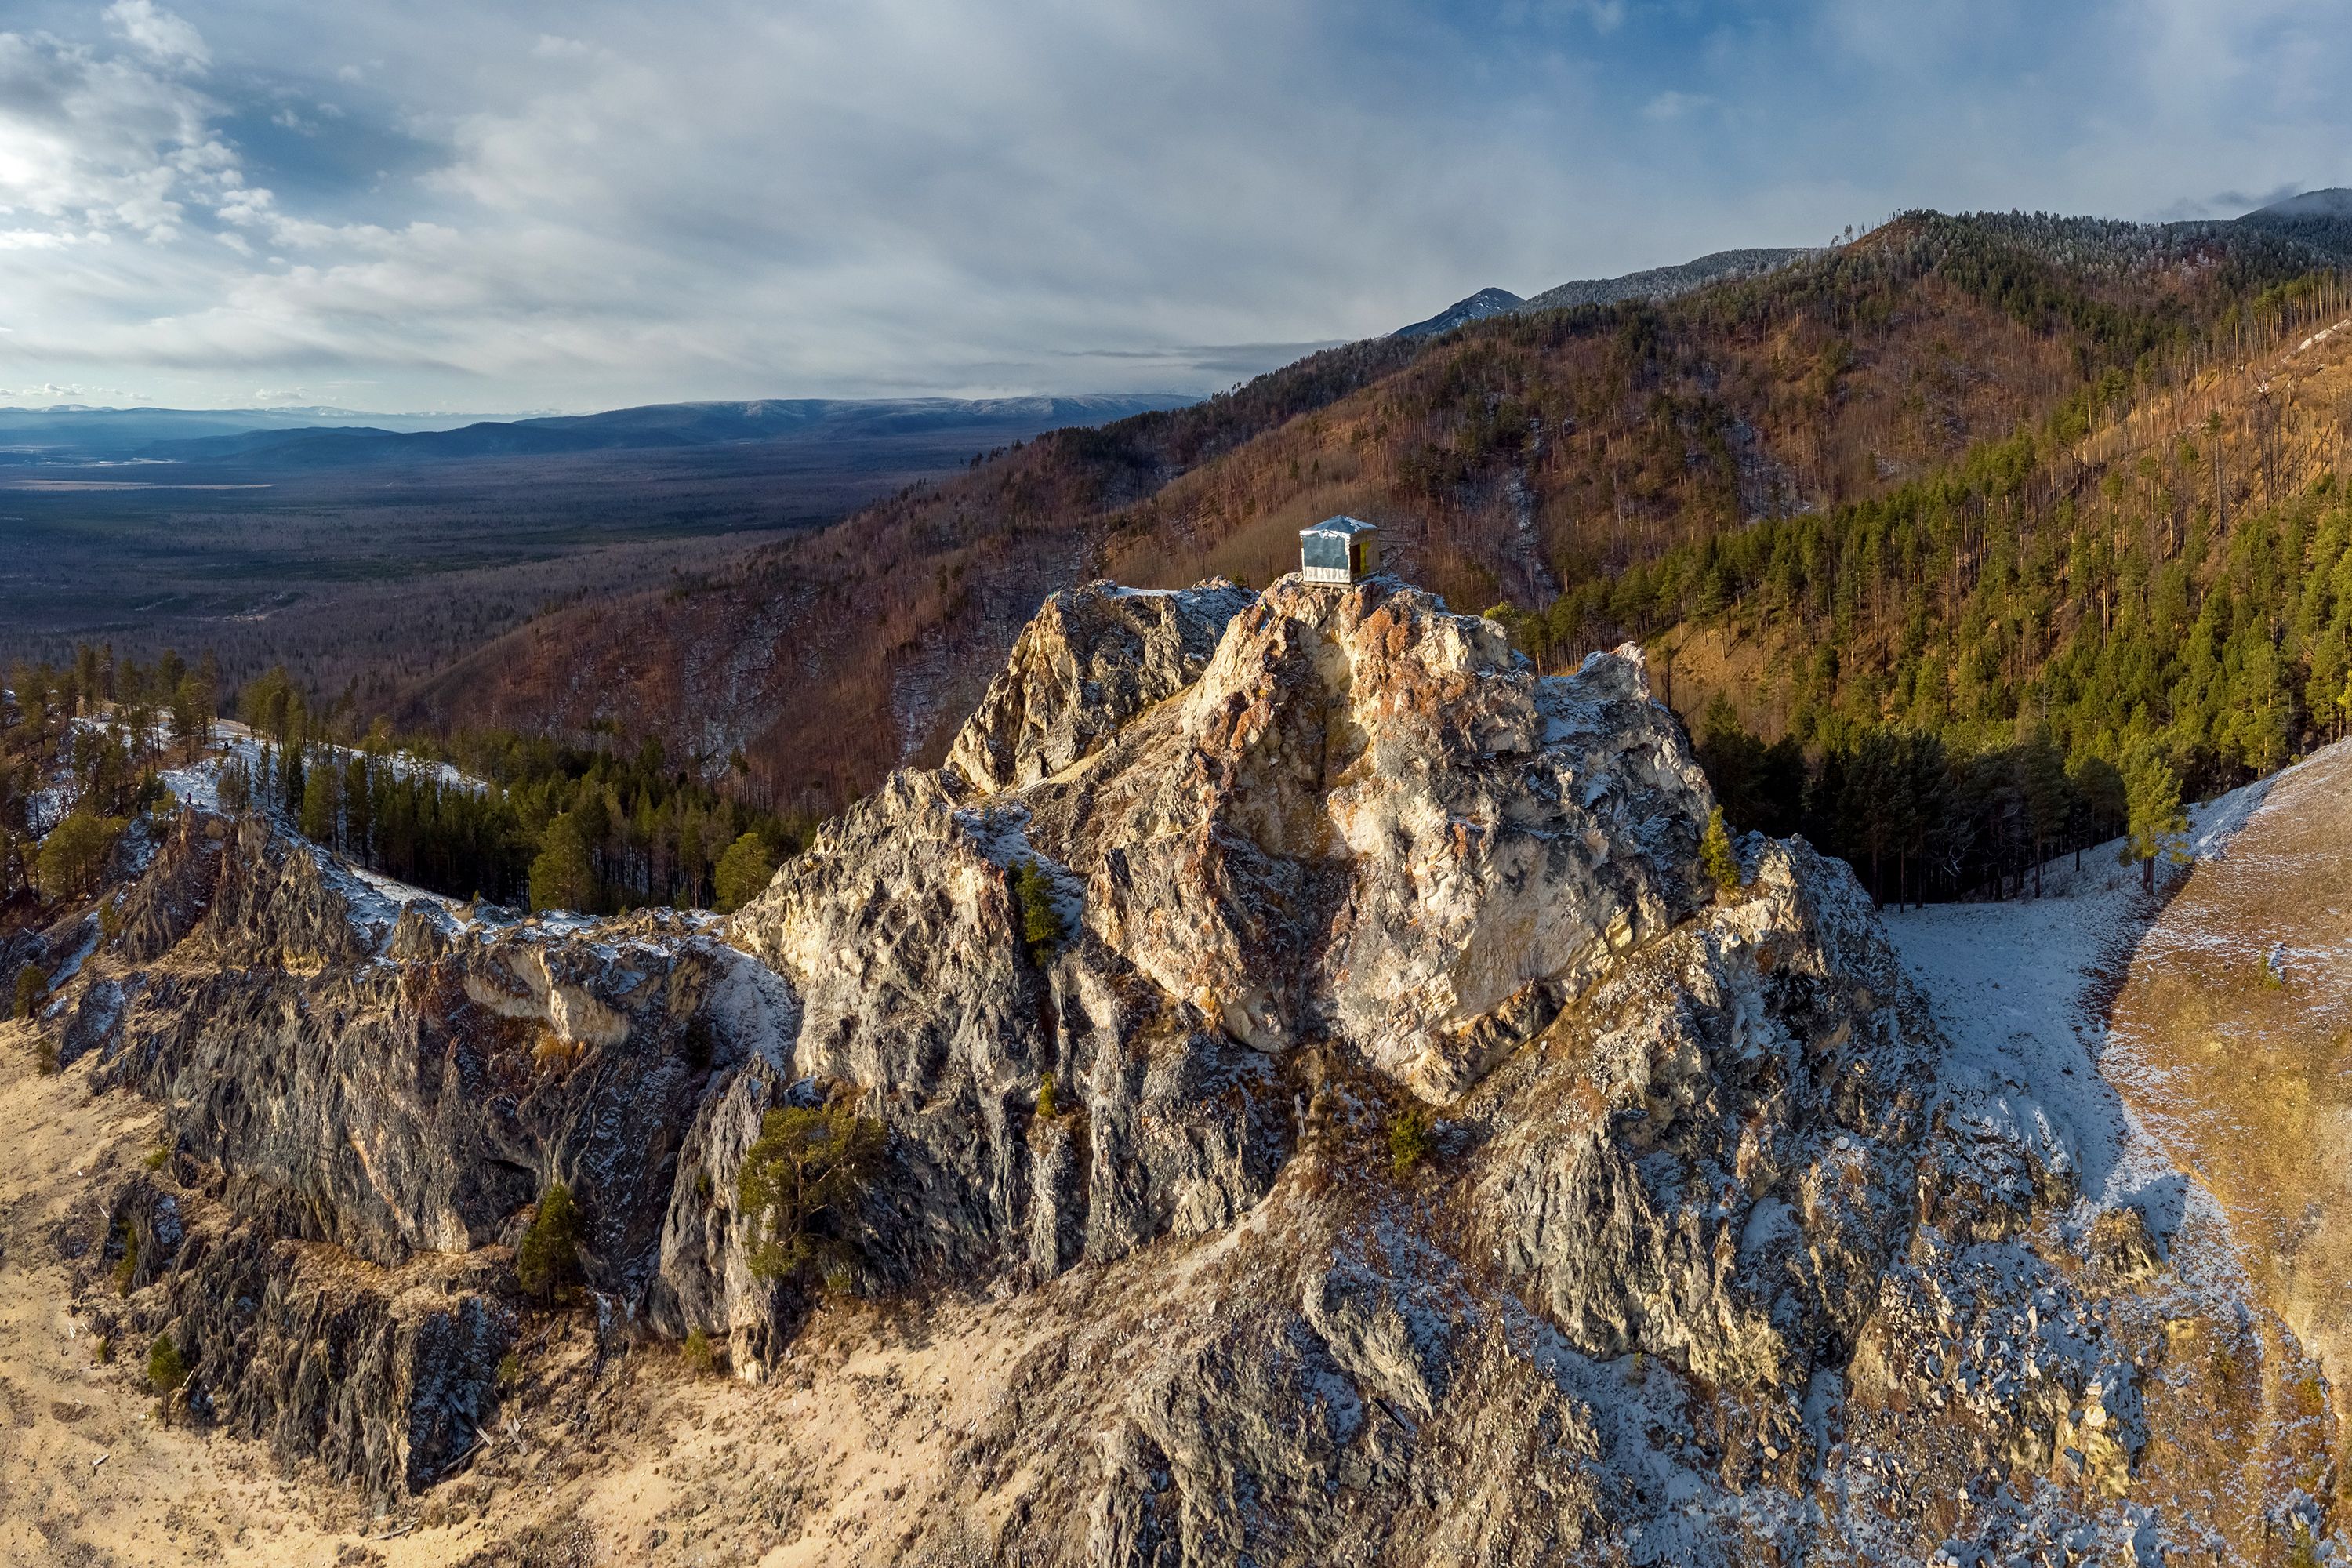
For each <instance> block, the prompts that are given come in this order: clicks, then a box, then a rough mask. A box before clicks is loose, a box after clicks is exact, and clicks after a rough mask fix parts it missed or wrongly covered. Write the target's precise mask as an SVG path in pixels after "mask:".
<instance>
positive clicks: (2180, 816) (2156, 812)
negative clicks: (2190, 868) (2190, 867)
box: [2124, 742, 2189, 892]
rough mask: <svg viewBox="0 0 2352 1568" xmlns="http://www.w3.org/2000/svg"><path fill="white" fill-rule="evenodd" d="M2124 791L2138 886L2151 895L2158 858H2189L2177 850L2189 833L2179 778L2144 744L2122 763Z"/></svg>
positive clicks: (2161, 758)
mask: <svg viewBox="0 0 2352 1568" xmlns="http://www.w3.org/2000/svg"><path fill="white" fill-rule="evenodd" d="M2124 790H2125V793H2126V796H2127V798H2128V800H2129V803H2130V805H2129V809H2130V813H2131V822H2130V828H2129V834H2130V847H2131V855H2132V858H2134V859H2137V860H2138V861H2139V862H2140V865H2141V868H2142V869H2141V886H2142V887H2144V888H2146V889H2147V890H2148V891H2150V892H2153V891H2155V890H2156V859H2157V857H2158V856H2159V855H2164V856H2168V857H2169V858H2171V859H2172V860H2173V861H2175V862H2176V863H2178V862H2180V861H2183V860H2186V859H2187V858H2188V857H2187V856H2186V855H2185V854H2184V853H2182V851H2181V848H2180V836H2181V835H2182V834H2184V833H2187V832H2188V831H2189V818H2188V816H2187V815H2186V814H2185V813H2183V812H2182V811H2181V809H2180V775H2179V774H2178V773H2174V772H2173V771H2172V765H2171V764H2170V763H2167V762H2166V761H2165V760H2164V757H2163V755H2162V753H2160V752H2158V751H2157V749H2156V748H2155V747H2154V746H2153V745H2150V744H2147V743H2146V742H2143V743H2141V744H2140V745H2138V746H2137V747H2135V748H2134V749H2133V751H2132V753H2131V755H2130V756H2129V757H2128V758H2126V761H2125V763H2124Z"/></svg>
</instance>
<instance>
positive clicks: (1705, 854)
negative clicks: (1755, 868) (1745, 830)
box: [1698, 805, 1739, 893]
mask: <svg viewBox="0 0 2352 1568" xmlns="http://www.w3.org/2000/svg"><path fill="white" fill-rule="evenodd" d="M1698 860H1699V865H1700V867H1701V868H1703V869H1704V870H1705V871H1706V875H1707V879H1708V880H1710V881H1712V882H1713V883H1714V884H1715V885H1716V887H1717V889H1718V890H1720V891H1722V892H1726V893H1728V892H1730V891H1732V890H1733V889H1737V888H1738V886H1739V857H1738V855H1736V854H1734V853H1733V852H1732V848H1731V835H1730V834H1729V833H1728V832H1727V831H1725V829H1724V826H1723V807H1721V806H1719V805H1718V806H1717V807H1715V808H1714V809H1713V810H1711V811H1709V812H1708V813H1707V814H1706V833H1705V834H1704V835H1703V836H1701V837H1700V838H1699V841H1698Z"/></svg>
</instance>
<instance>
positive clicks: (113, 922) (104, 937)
mask: <svg viewBox="0 0 2352 1568" xmlns="http://www.w3.org/2000/svg"><path fill="white" fill-rule="evenodd" d="M98 934H99V939H100V941H101V942H112V941H113V940H114V939H115V938H116V937H118V936H120V935H121V934H122V910H121V909H120V908H119V907H118V906H117V905H116V904H115V901H114V900H112V899H100V900H99V903H98Z"/></svg>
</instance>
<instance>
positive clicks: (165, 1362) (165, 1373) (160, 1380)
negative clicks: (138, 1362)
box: [147, 1334, 188, 1394]
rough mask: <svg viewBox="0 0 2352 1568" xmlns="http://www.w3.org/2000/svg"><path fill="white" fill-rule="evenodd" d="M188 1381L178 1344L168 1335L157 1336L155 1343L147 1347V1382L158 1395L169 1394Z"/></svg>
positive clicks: (185, 1363) (185, 1366) (186, 1368)
mask: <svg viewBox="0 0 2352 1568" xmlns="http://www.w3.org/2000/svg"><path fill="white" fill-rule="evenodd" d="M187 1381H188V1363H187V1360H186V1358H184V1356H182V1355H181V1354H180V1346H179V1343H178V1342H176V1341H175V1340H173V1338H172V1336H171V1335H169V1334H157V1335H156V1336H155V1342H154V1343H153V1344H152V1345H150V1346H148V1347H147V1382H148V1384H149V1386H151V1387H152V1388H153V1389H154V1390H155V1392H156V1393H158V1394H169V1393H171V1392H172V1391H173V1389H175V1388H177V1387H179V1386H180V1384H184V1383H185V1382H187Z"/></svg>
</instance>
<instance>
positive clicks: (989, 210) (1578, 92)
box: [0, 0, 2352, 412]
mask: <svg viewBox="0 0 2352 1568" xmlns="http://www.w3.org/2000/svg"><path fill="white" fill-rule="evenodd" d="M2347 67H2352V0H2336V3H2306V4H2284V3H2280V0H2227V3H2222V0H2121V3H2116V4H2104V5H2099V4H2094V5H2070V4H2066V3H2064V0H1816V3H1811V4H1792V5H1766V4H1760V3H1754V4H1748V3H1740V0H1673V3H1668V4H1658V5H1652V4H1645V3H1643V0H1456V3H1454V4H1434V3H1431V4H1418V5H1415V4H1402V3H1394V4H1391V3H1383V0H1360V3H1358V4H1352V5H1348V4H1339V3H1336V0H1334V3H1328V4H1326V3H1322V0H1234V3H1228V0H994V3H992V4H989V5H958V4H953V3H949V0H819V3H800V0H772V3H770V4H765V5H750V4H730V3H727V0H663V3H662V4H659V5H654V4H646V3H644V0H631V3H628V4H607V3H604V0H566V3H565V4H562V5H552V4H551V5H537V4H532V3H530V0H494V3H490V4H485V3H484V0H462V3H459V0H401V3H400V4H398V5H392V4H385V3H380V0H341V3H338V4H333V5H320V4H318V3H317V0H299V3H295V0H174V3H172V4H165V3H164V0H116V3H115V4H112V5H101V4H94V3H88V0H85V3H82V4H63V3H52V0H9V3H8V4H7V5H5V7H0V404H24V405H46V404H48V403H54V402H59V401H74V402H86V403H107V404H118V405H129V404H133V403H153V404H164V405H179V406H190V405H194V406H220V405H254V404H312V403H323V404H333V405H341V406H344V407H352V408H362V409H373V410H385V411H398V410H411V409H464V410H472V411H482V412H512V411H518V410H523V409H551V408H560V409H566V410H579V409H588V408H599V407H610V406H614V405H623V404H628V403H639V402H651V401H664V400H670V399H680V398H697V397H709V398H731V397H753V396H805V395H906V394H915V393H947V394H961V395H985V394H992V393H1003V392H1038V391H1044V392H1088V391H1142V390H1179V391H1200V390H1206V389H1210V388H1213V387H1217V386H1222V385H1225V384H1230V383H1231V382H1233V381H1234V380H1236V379H1238V378H1239V377H1241V376H1242V375H1244V374H1250V373H1253V372H1255V371H1257V370H1260V369H1263V368H1265V367H1267V366H1268V365H1271V364H1274V363H1280V362H1282V361H1284V360H1286V359H1288V358H1290V357H1293V356H1294V355H1295V354H1296V353H1297V352H1299V351H1300V350H1301V348H1303V347H1304V346H1306V345H1309V344H1312V343H1316V342H1327V341H1332V340H1337V339H1342V338H1351V337H1360V336H1364V335H1367V334H1370V333H1374V332H1379V331H1386V330H1388V329H1390V328H1391V327H1394V326H1396V325H1398V324H1399V323H1401V322H1403V321H1410V320H1412V319H1414V318H1417V317H1420V316H1423V315H1427V314H1430V313H1432V312H1433V311H1434V310H1437V309H1439V308H1441V307H1443V306H1444V305H1445V304H1446V303H1448V302H1449V301H1451V300H1454V299H1457V298H1459V297H1461V296H1462V295H1465V294H1467V293H1469V292H1470V291H1472V290H1473V289H1476V288H1479V287H1481V286H1483V285H1487V284H1496V285H1500V286H1502V287H1504V288H1507V289H1514V290H1516V291H1517V292H1520V293H1532V292H1534V291H1536V290H1538V289H1544V288H1548V287H1549V286H1551V285H1553V284H1555V283H1559V282H1561V281H1564V280H1566V279H1570V278H1580V277H1595V276H1606V275H1609V274H1612V273H1616V272H1622V271H1626V270H1630V269H1633V268H1641V267H1651V266H1657V265H1661V264H1664V263H1667V262H1673V261H1679V260H1684V259H1687V258H1690V257H1692V256H1695V255H1697V254H1700V253H1702V252H1704V251H1707V250H1713V249H1719V248H1723V247H1730V246H1745V245H1792V244H1811V243H1819V242H1821V241H1822V240H1824V239H1826V238H1828V237H1830V236H1831V235H1832V234H1833V233H1834V232H1835V231H1837V230H1838V229H1840V228H1842V227H1843V226H1845V225H1847V224H1856V225H1861V224H1866V223H1870V222H1874V221H1877V220H1879V219H1882V218H1884V217H1885V216H1887V215H1888V214H1889V213H1890V212H1893V211H1895V209H1897V208H1901V207H1906V206H1936V207H1941V208H1944V209H1946V210H1962V209H1968V208H1974V207H1988V206H1998V207H2011V206H2018V207H2026V208H2044V209H2050V210H2057V211H2067V212H2084V213H2097V214H2103V215H2106V216H2121V217H2178V216H2205V215H2209V214H2216V215H2230V214H2234V213H2236V212H2238V211H2242V210H2244V209H2245V208H2246V207H2248V206H2251V205H2258V204H2259V203H2260V202H2262V201H2263V200H2267V199H2270V198H2271V197H2272V196H2273V195H2275V194H2277V193H2280V192H2283V191H2284V190H2287V189H2290V188H2302V187H2310V186H2317V185H2326V184H2352V134H2347V133H2348V132H2352V107H2347V99H2346V97H2345V95H2344V94H2342V92H2341V91H2340V89H2339V84H2340V83H2341V82H2342V81H2344V80H2345V79H2347Z"/></svg>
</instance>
